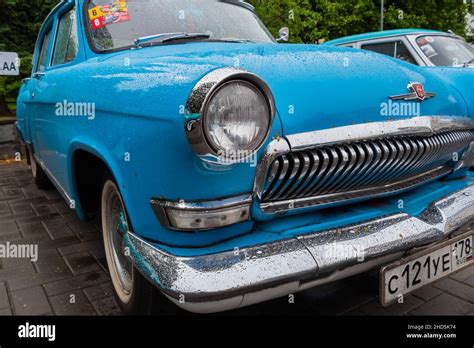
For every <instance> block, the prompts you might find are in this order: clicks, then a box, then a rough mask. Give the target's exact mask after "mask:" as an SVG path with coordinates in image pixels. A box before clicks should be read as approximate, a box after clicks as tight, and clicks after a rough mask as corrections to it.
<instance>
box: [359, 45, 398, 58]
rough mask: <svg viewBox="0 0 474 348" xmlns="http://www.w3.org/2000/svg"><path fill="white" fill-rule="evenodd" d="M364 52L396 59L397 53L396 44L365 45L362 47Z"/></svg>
mask: <svg viewBox="0 0 474 348" xmlns="http://www.w3.org/2000/svg"><path fill="white" fill-rule="evenodd" d="M361 48H362V49H363V50H368V51H372V52H377V53H380V54H385V55H386V56H390V57H394V53H395V42H382V43H375V44H363V45H362V46H361Z"/></svg>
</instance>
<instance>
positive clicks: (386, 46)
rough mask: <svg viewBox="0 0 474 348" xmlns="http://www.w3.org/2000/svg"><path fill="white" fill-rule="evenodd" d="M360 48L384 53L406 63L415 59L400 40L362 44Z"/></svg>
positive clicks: (413, 62) (414, 62)
mask: <svg viewBox="0 0 474 348" xmlns="http://www.w3.org/2000/svg"><path fill="white" fill-rule="evenodd" d="M361 48H362V49H364V50H368V51H372V52H377V53H380V54H385V55H386V56H390V57H393V58H398V59H400V60H404V61H405V62H408V63H412V64H416V61H415V59H414V58H413V56H412V55H411V53H410V51H408V48H407V47H406V46H405V44H404V43H403V42H402V41H393V42H381V43H375V44H363V45H362V46H361Z"/></svg>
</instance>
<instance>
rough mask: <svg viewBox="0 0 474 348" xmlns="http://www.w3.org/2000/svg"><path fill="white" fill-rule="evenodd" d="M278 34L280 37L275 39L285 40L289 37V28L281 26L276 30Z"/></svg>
mask: <svg viewBox="0 0 474 348" xmlns="http://www.w3.org/2000/svg"><path fill="white" fill-rule="evenodd" d="M278 35H280V37H279V38H278V39H277V41H285V42H287V41H288V40H289V39H290V29H288V27H284V28H281V29H280V31H279V32H278Z"/></svg>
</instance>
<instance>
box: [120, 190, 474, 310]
mask: <svg viewBox="0 0 474 348" xmlns="http://www.w3.org/2000/svg"><path fill="white" fill-rule="evenodd" d="M473 219H474V185H471V186H469V187H467V188H465V189H463V190H461V191H458V192H456V193H453V194H451V195H449V196H447V197H445V198H443V199H441V200H438V201H434V202H432V203H431V204H430V205H429V207H428V208H427V209H426V210H425V211H424V212H423V213H422V214H420V215H419V216H411V215H408V214H406V213H399V214H394V215H388V216H385V217H381V218H379V219H376V220H371V221H365V222H361V223H359V224H357V225H350V226H344V227H342V228H338V229H335V230H327V231H323V232H317V233H314V234H305V235H301V236H298V237H294V238H290V239H286V240H281V241H277V242H272V243H267V244H262V245H257V246H252V247H248V248H242V249H239V250H231V251H227V252H222V253H217V254H212V255H204V256H195V257H179V256H175V255H172V254H170V253H168V252H166V251H164V250H162V249H160V248H159V247H157V246H154V245H152V244H151V243H149V242H147V241H146V240H144V239H142V238H140V237H139V236H137V235H135V234H133V233H131V232H129V233H128V235H127V236H126V238H125V243H126V246H127V247H128V248H130V254H131V258H132V259H133V262H134V264H135V266H136V267H137V268H138V269H139V270H140V272H141V273H143V275H144V276H145V277H146V278H148V279H149V280H150V281H151V282H152V283H153V284H154V285H155V286H157V287H158V288H159V289H160V290H161V291H162V292H163V293H164V294H166V295H167V296H168V297H169V298H170V299H171V300H172V301H173V302H175V303H176V304H177V305H179V306H180V307H182V308H184V309H186V310H188V311H191V312H198V313H208V312H218V311H224V310H230V309H235V308H239V307H243V306H247V305H250V304H254V303H259V302H262V301H265V300H269V299H273V298H277V297H280V296H285V295H288V294H291V293H295V292H298V291H302V290H306V289H309V288H311V287H314V286H317V285H320V284H323V283H327V282H331V281H334V280H337V279H341V278H345V277H348V276H350V275H353V274H357V273H361V272H364V271H367V270H370V269H372V268H374V267H377V266H380V265H382V264H386V263H389V262H391V261H393V260H395V259H399V258H401V257H402V256H403V255H404V254H405V253H406V252H407V251H410V250H412V249H413V248H416V247H422V246H426V245H429V244H431V243H433V242H437V241H441V240H443V239H447V238H450V237H452V236H454V235H456V233H457V232H458V231H459V230H461V229H462V228H463V227H465V226H467V225H468V224H470V223H471V222H472V221H473ZM351 248H357V251H358V252H357V253H352V255H351V253H337V252H333V251H334V250H350V249H351ZM361 256H363V257H361Z"/></svg>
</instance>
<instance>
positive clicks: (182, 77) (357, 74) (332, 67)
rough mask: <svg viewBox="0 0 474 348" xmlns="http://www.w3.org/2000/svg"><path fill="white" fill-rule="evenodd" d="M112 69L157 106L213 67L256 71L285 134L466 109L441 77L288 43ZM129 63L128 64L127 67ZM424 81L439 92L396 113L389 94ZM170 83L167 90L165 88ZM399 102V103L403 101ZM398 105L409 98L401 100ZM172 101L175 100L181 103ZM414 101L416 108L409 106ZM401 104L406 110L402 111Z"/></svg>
mask: <svg viewBox="0 0 474 348" xmlns="http://www.w3.org/2000/svg"><path fill="white" fill-rule="evenodd" d="M104 61H106V62H107V63H108V64H105V66H107V67H108V68H104V64H100V66H101V67H102V68H101V69H103V70H106V69H110V67H113V66H117V65H119V66H121V67H122V70H121V71H122V73H121V74H119V75H118V76H115V77H114V76H113V74H112V75H111V74H109V75H107V74H105V75H104V74H102V76H101V77H102V78H104V76H105V77H108V78H116V79H118V80H117V83H116V85H115V87H116V88H117V87H118V88H121V89H122V90H129V91H130V92H131V93H132V92H134V93H138V92H139V93H144V92H146V91H148V90H154V91H157V92H156V93H157V98H159V99H160V101H161V103H160V105H154V108H155V111H159V110H160V108H163V110H162V111H163V112H166V110H165V105H170V104H173V101H172V100H177V101H178V102H179V104H181V105H185V104H186V99H187V98H188V96H189V94H190V92H191V90H192V89H193V87H194V86H195V85H196V83H197V82H198V81H199V80H200V79H201V78H202V77H203V76H204V75H206V74H207V73H209V72H210V71H212V70H215V69H218V68H223V67H236V68H239V69H243V70H247V71H250V72H253V73H255V74H257V75H258V76H260V77H261V78H262V79H263V80H265V81H266V82H267V84H268V85H269V87H270V88H271V90H272V92H273V94H274V97H275V102H276V106H277V110H278V115H279V117H280V119H281V122H282V131H283V132H284V134H295V133H301V132H308V131H313V130H321V129H326V128H332V127H338V126H345V125H350V124H354V123H362V122H374V121H383V120H391V119H397V118H400V117H415V116H428V115H429V116H463V117H465V116H466V115H467V114H468V109H467V106H466V102H465V100H464V98H463V97H462V95H461V94H460V92H458V91H457V90H456V89H455V88H453V87H452V85H451V84H450V83H449V82H447V81H446V80H443V79H442V78H440V77H439V76H438V75H437V74H434V73H432V72H430V71H429V70H427V69H423V68H420V67H417V66H414V65H411V64H408V63H404V62H402V61H398V60H395V59H392V58H389V57H386V56H383V55H379V54H374V53H371V52H367V51H362V50H354V49H348V48H341V47H325V46H317V45H291V44H250V43H242V44H240V43H187V44H178V45H167V46H156V47H150V48H143V49H139V50H132V51H123V52H118V53H113V54H107V55H104V56H101V57H100V58H97V63H99V62H102V63H103V62H104ZM124 65H125V67H124ZM410 82H420V83H422V84H423V85H424V87H425V90H426V92H431V93H435V94H436V96H435V97H434V98H431V99H429V100H425V101H423V102H413V101H411V102H406V105H403V106H400V105H399V108H398V112H397V110H396V107H394V104H393V102H391V101H390V96H394V95H400V94H406V93H408V90H407V86H408V84H409V83H410ZM163 88H165V90H164V91H165V93H164V92H163ZM399 103H400V102H399ZM401 103H405V102H404V101H402V102H401ZM173 105H176V101H175V102H174V104H173ZM410 105H411V106H410ZM402 108H403V109H402Z"/></svg>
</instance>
